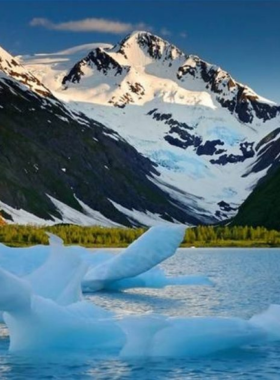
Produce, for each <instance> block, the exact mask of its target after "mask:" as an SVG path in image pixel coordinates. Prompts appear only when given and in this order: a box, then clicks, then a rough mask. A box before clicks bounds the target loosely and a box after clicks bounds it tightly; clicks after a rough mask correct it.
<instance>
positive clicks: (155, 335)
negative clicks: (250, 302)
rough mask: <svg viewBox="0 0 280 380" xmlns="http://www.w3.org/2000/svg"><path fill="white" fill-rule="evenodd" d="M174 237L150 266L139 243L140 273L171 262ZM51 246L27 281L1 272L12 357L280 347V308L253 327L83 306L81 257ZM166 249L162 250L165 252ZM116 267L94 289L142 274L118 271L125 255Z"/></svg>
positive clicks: (0, 300)
mask: <svg viewBox="0 0 280 380" xmlns="http://www.w3.org/2000/svg"><path fill="white" fill-rule="evenodd" d="M153 231H155V230H153ZM160 231H163V230H161V229H160ZM165 231H166V230H165ZM176 231H177V232H178V231H179V230H176ZM172 232H173V234H171V236H172V239H170V241H169V243H168V244H167V246H168V251H167V253H164V254H163V253H162V251H161V250H159V251H157V250H156V248H155V246H154V247H153V249H150V250H149V253H150V255H151V257H150V259H149V260H148V261H149V264H147V263H146V262H144V263H143V262H142V261H143V256H142V255H144V254H145V253H143V252H144V251H143V249H140V248H144V247H145V244H146V242H147V241H146V240H145V239H142V240H141V241H142V242H143V241H144V243H143V246H142V247H140V246H141V245H142V243H141V244H140V246H138V247H137V246H136V248H135V245H134V248H133V250H132V251H131V250H130V252H132V256H134V255H135V260H136V264H135V265H137V266H139V267H141V270H145V269H146V268H148V267H149V266H151V265H153V264H156V263H158V262H159V261H160V260H162V259H163V257H167V256H168V255H169V256H170V255H171V254H172V253H173V251H174V249H175V245H176V244H178V241H179V233H178V235H177V233H175V230H172ZM180 234H181V232H180ZM153 235H154V232H153V233H150V234H149V239H148V240H150V239H151V240H150V241H153V242H155V241H156V239H155V237H154V236H153ZM175 235H177V237H176V236H175ZM180 236H181V235H180ZM50 243H51V253H50V255H49V257H48V258H47V260H46V261H45V262H44V263H43V265H42V266H41V267H40V268H38V269H36V270H35V271H34V272H33V273H31V274H29V275H28V276H26V278H20V277H19V276H17V275H15V274H12V273H10V272H8V271H7V270H5V269H0V289H1V292H0V309H1V310H3V311H4V314H3V317H4V321H5V323H6V325H7V327H8V331H9V335H10V346H9V350H10V352H12V353H25V354H26V353H30V354H32V355H33V354H34V353H35V352H36V353H38V352H50V351H51V352H52V353H53V352H56V351H59V352H61V351H77V350H78V351H82V350H87V351H89V350H91V352H93V353H95V354H96V355H106V356H107V355H110V354H114V355H119V356H120V357H123V358H145V357H147V358H154V357H197V356H203V355H208V354H211V353H214V352H218V351H223V350H228V349H231V348H237V347H238V348H239V347H244V346H248V345H255V344H264V343H267V342H269V341H271V340H280V322H279V321H280V318H279V317H280V305H273V306H271V307H270V308H269V309H268V310H267V311H266V312H264V313H262V314H260V315H257V316H253V317H252V318H251V319H249V320H243V319H240V318H222V317H180V318H179V317H167V316H164V315H159V314H145V315H140V316H136V315H132V316H122V317H120V316H117V315H115V314H114V313H113V312H111V311H108V310H105V309H103V308H100V307H98V306H96V305H94V304H93V303H91V302H88V301H85V300H84V299H83V297H82V293H81V282H82V279H83V276H84V273H85V271H86V268H87V265H86V264H85V262H84V261H83V260H82V258H81V257H80V256H79V255H78V254H77V252H74V251H73V252H71V254H70V253H69V251H68V250H67V248H64V247H63V242H62V241H61V240H59V239H58V238H56V237H55V236H50ZM161 248H162V249H163V250H164V244H162V245H161ZM134 252H135V253H134ZM141 252H142V253H141ZM159 253H160V254H159ZM72 254H73V255H72ZM123 257H125V259H124V258H123ZM116 259H117V256H116ZM116 259H115V257H113V258H111V259H109V258H107V259H106V261H105V262H104V264H103V265H105V269H106V270H105V269H104V270H102V271H101V275H100V277H98V278H97V280H96V281H101V282H104V283H110V281H125V280H127V279H128V278H132V277H127V278H123V276H131V275H132V274H134V275H136V274H137V272H138V270H139V267H137V268H134V264H133V259H131V261H130V259H129V265H128V269H127V268H126V269H122V268H121V264H120V263H122V265H125V263H126V260H127V259H126V251H124V254H123V256H121V258H120V262H118V260H116ZM111 260H112V261H113V262H115V263H116V268H117V271H116V274H115V275H114V273H113V267H112V265H113V264H112V263H111V264H108V263H109V262H110V261H111ZM115 260H116V261H115ZM100 265H101V262H100ZM150 271H152V270H150ZM148 272H149V271H146V273H148ZM140 275H141V274H139V275H138V276H140ZM142 275H143V274H142ZM106 276H108V277H106ZM135 278H136V277H134V279H135ZM108 279H109V281H107V280H108ZM138 280H139V278H138ZM111 284H113V282H112V283H111Z"/></svg>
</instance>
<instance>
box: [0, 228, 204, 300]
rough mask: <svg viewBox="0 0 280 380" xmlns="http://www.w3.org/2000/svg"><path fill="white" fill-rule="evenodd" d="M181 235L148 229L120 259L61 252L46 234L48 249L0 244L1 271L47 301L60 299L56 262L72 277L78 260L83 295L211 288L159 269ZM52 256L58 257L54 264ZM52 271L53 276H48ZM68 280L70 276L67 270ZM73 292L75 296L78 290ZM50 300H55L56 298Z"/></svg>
mask: <svg viewBox="0 0 280 380" xmlns="http://www.w3.org/2000/svg"><path fill="white" fill-rule="evenodd" d="M184 233H185V227H184V226H178V225H177V226H176V225H175V226H164V225H163V226H156V227H152V228H150V229H149V230H148V231H147V232H146V233H145V234H143V235H142V236H141V237H140V238H139V239H137V240H136V241H134V242H133V243H132V244H131V245H130V246H129V247H128V248H126V249H125V250H124V251H123V252H122V253H120V254H114V253H112V252H109V251H101V252H100V251H97V252H94V253H92V252H91V251H89V250H88V249H85V248H83V247H76V246H72V247H65V246H64V245H63V241H62V240H61V239H60V238H58V237H57V236H54V235H52V234H49V236H50V245H49V246H35V247H31V248H9V247H6V246H5V245H3V244H0V267H2V268H3V269H6V270H8V271H9V272H11V273H13V274H15V275H18V276H20V277H24V278H26V279H27V280H28V282H30V283H31V285H32V287H33V289H34V290H36V293H37V294H38V295H42V296H48V297H47V298H51V299H54V296H52V295H51V293H54V294H56V296H55V297H58V291H57V286H58V284H56V283H53V281H52V278H53V277H55V278H59V277H60V276H59V271H60V268H61V265H60V264H59V262H64V261H65V265H69V266H71V267H72V272H73V271H74V270H75V268H76V266H77V260H78V261H79V260H82V262H83V263H84V265H83V269H82V267H80V270H81V271H82V272H83V271H84V276H83V280H82V289H83V291H84V292H95V291H98V290H101V289H106V290H125V289H129V288H136V287H138V288H139V287H151V288H163V287H165V286H168V285H209V284H211V281H210V280H209V279H208V278H207V277H205V276H180V277H169V276H167V275H166V274H165V272H164V271H163V269H161V268H159V267H158V266H157V265H158V264H159V263H161V262H163V261H164V260H166V259H167V258H169V257H171V256H172V255H174V253H175V252H176V249H177V248H178V246H179V244H180V243H181V241H182V240H183V237H184ZM54 252H57V253H54ZM54 255H56V257H55V259H54V258H53V257H54ZM42 266H43V267H42ZM34 271H35V272H34ZM52 272H53V274H52V275H51V274H49V273H52ZM45 277H46V278H45ZM69 277H71V271H70V274H69ZM61 281H62V280H61ZM65 281H67V279H66V280H65ZM48 282H49V283H50V284H51V283H52V286H53V287H55V289H53V290H51V287H49V288H48V295H47V294H46V293H45V292H46V287H45V286H44V284H45V283H48ZM62 285H63V284H61V286H62ZM77 292H78V293H79V291H78V290H77ZM64 297H65V296H64ZM54 300H56V301H57V299H54Z"/></svg>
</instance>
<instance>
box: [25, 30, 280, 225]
mask: <svg viewBox="0 0 280 380" xmlns="http://www.w3.org/2000/svg"><path fill="white" fill-rule="evenodd" d="M73 51H80V52H82V51H83V49H82V48H81V49H80V50H79V48H75V49H72V53H71V49H70V50H69V49H68V53H67V51H66V52H64V55H63V62H62V61H61V55H62V54H61V55H60V56H59V54H58V53H57V54H56V55H55V54H49V55H42V54H40V55H37V56H34V57H30V56H29V57H26V58H25V57H24V56H22V57H21V58H20V59H21V63H22V64H23V65H24V66H25V67H26V68H27V69H28V70H29V71H31V72H32V74H33V75H38V78H39V80H40V81H41V82H42V83H46V84H48V86H49V87H50V91H51V92H52V93H53V94H54V96H55V97H56V98H59V99H60V101H61V102H62V103H63V104H67V107H69V110H70V111H71V112H74V113H75V112H76V113H82V114H84V115H86V117H87V118H89V119H92V120H96V121H98V122H99V123H101V124H102V125H105V126H106V127H108V128H110V129H111V130H114V131H115V132H116V133H117V134H118V136H119V138H122V139H123V140H124V141H125V142H127V143H128V144H129V145H130V146H133V147H134V148H135V149H136V151H137V152H138V153H140V154H141V155H142V156H144V157H145V158H147V159H148V160H149V161H150V162H151V163H152V165H154V167H155V168H156V171H157V174H155V173H153V172H151V173H149V174H147V178H148V179H149V181H151V182H152V183H153V184H154V185H155V186H156V187H157V188H160V189H161V190H162V191H163V192H164V193H165V194H168V197H170V202H171V203H172V202H174V203H175V204H176V205H177V206H176V207H179V208H180V207H181V209H182V211H183V212H185V213H186V214H187V215H188V218H191V219H189V221H190V220H192V222H191V223H194V224H198V223H217V222H219V221H223V220H227V219H228V218H232V217H233V216H234V215H235V214H236V213H237V210H238V208H239V206H240V204H242V202H243V201H244V200H245V199H246V198H247V197H248V195H249V194H250V193H251V192H252V190H253V188H254V187H255V186H257V184H258V183H259V181H261V180H262V179H263V178H264V177H265V176H266V175H267V173H268V172H269V170H270V168H271V167H274V168H275V169H277V167H278V166H279V157H278V152H279V150H280V146H279V144H278V143H277V136H278V134H277V130H278V128H279V127H280V117H279V114H280V107H279V106H278V105H276V104H275V103H273V102H270V101H268V100H267V99H264V98H262V97H261V96H259V95H257V94H256V93H255V92H254V91H253V90H252V89H250V88H249V87H248V86H246V85H242V84H241V83H239V82H237V81H235V80H234V79H233V78H232V77H231V75H230V74H229V73H227V72H226V71H225V70H223V69H221V68H219V67H218V66H216V65H212V64H209V63H207V62H206V61H203V60H202V59H200V58H199V57H197V56H194V55H191V54H188V55H187V54H185V53H183V52H182V51H180V49H178V48H176V47H175V46H174V45H172V44H170V43H169V42H168V41H165V40H163V39H161V38H160V37H158V36H154V35H153V34H151V33H148V32H135V33H132V34H130V35H129V36H127V37H126V38H125V39H123V40H122V41H120V43H118V44H116V45H114V46H112V45H108V44H107V45H105V46H104V45H103V46H100V47H98V46H94V49H93V50H91V51H89V52H88V53H86V54H85V55H84V57H80V58H79V59H77V61H76V62H75V61H74V58H73V57H74V55H73V54H74V53H73ZM67 54H68V55H67ZM270 152H273V154H272V153H270ZM116 203H117V204H118V206H117V205H116ZM115 205H116V207H118V209H119V210H122V211H123V212H125V213H126V214H127V215H128V214H129V215H130V217H131V215H133V212H136V213H137V207H136V208H135V207H132V206H131V205H130V206H129V208H127V207H124V204H120V203H118V202H115ZM135 206H136V205H135ZM124 210H125V211H124ZM133 210H134V211H133ZM192 218H193V219H192Z"/></svg>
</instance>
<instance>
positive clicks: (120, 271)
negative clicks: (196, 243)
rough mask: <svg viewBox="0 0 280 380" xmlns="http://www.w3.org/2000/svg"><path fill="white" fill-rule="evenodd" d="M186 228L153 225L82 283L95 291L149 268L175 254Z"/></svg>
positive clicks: (98, 266)
mask: <svg viewBox="0 0 280 380" xmlns="http://www.w3.org/2000/svg"><path fill="white" fill-rule="evenodd" d="M185 229H186V228H185V226H177V225H175V226H166V225H163V226H156V227H152V228H150V229H149V230H148V231H147V232H146V233H145V234H143V235H142V236H140V237H139V238H138V239H137V240H136V241H134V242H133V243H132V244H131V245H130V246H129V247H128V248H127V249H125V250H124V251H123V252H122V253H121V254H119V255H116V256H114V257H113V258H111V259H109V260H106V261H105V262H103V263H101V264H99V265H97V266H95V267H94V268H92V269H91V270H90V271H88V273H87V274H86V276H85V277H84V280H83V287H84V288H89V289H90V290H91V291H96V290H100V289H103V288H106V287H110V286H111V284H112V283H114V282H116V281H120V280H124V279H128V278H131V277H136V276H138V275H139V274H141V273H144V272H147V271H148V270H149V269H151V268H153V267H155V266H156V265H157V264H159V263H161V262H162V261H164V260H166V259H167V258H169V257H171V256H172V255H174V253H175V252H176V250H177V248H178V246H179V245H180V243H181V242H182V241H183V238H184V234H185Z"/></svg>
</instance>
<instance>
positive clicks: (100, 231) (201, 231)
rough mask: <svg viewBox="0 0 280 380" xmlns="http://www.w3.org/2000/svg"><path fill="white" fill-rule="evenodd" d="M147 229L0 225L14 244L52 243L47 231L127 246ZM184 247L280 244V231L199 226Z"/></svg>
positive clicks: (1, 238) (0, 237) (3, 237)
mask: <svg viewBox="0 0 280 380" xmlns="http://www.w3.org/2000/svg"><path fill="white" fill-rule="evenodd" d="M146 230H147V229H145V228H107V227H97V226H93V227H83V226H77V225H70V224H69V225H65V224H60V225H55V226H51V227H50V226H40V227H38V226H32V225H11V224H9V225H8V224H5V225H2V226H0V243H3V244H5V245H9V246H13V247H26V246H32V245H37V244H48V236H47V235H46V233H45V232H51V233H53V234H55V235H57V236H59V237H61V238H62V239H63V241H64V243H65V244H66V245H80V246H84V247H96V248H98V247H126V246H127V245H129V244H131V243H132V242H133V241H134V240H136V239H137V238H138V237H139V236H141V235H142V234H143V233H144V232H145V231H146ZM181 246H182V247H280V231H276V230H268V229H266V228H264V227H255V228H254V227H248V226H216V227H215V226H198V227H193V228H187V229H186V234H185V238H184V241H183V243H182V245H181Z"/></svg>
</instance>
